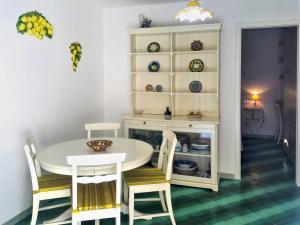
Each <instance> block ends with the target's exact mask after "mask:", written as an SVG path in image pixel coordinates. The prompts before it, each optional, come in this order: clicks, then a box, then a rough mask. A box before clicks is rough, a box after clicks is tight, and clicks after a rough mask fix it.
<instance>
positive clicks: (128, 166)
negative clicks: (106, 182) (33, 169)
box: [38, 137, 153, 176]
mask: <svg viewBox="0 0 300 225" xmlns="http://www.w3.org/2000/svg"><path fill="white" fill-rule="evenodd" d="M101 139H106V140H111V141H112V146H111V147H109V148H107V149H106V151H104V152H94V151H93V150H92V149H90V148H89V147H88V146H87V145H86V143H87V142H88V139H78V140H72V141H67V142H62V143H58V144H55V145H52V146H49V147H47V148H45V149H44V150H42V151H40V152H39V154H38V159H39V162H40V165H41V167H42V168H43V169H44V170H46V171H49V172H51V173H56V174H62V175H72V169H71V166H70V165H68V164H67V160H66V158H67V156H73V155H99V154H109V153H126V158H125V161H124V162H123V163H122V171H127V170H132V169H135V168H138V167H140V166H142V165H144V164H145V163H147V162H148V161H149V160H150V159H151V155H152V153H153V148H152V146H151V145H149V144H147V143H146V142H143V141H139V140H134V139H129V138H114V137H108V138H101ZM114 171H115V166H114V165H106V166H92V167H90V166H89V167H79V168H78V175H79V176H84V175H89V176H92V175H104V174H109V173H113V172H114Z"/></svg>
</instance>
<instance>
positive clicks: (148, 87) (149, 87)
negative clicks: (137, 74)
mask: <svg viewBox="0 0 300 225" xmlns="http://www.w3.org/2000/svg"><path fill="white" fill-rule="evenodd" d="M145 88H146V91H147V92H151V91H154V88H153V86H152V85H151V84H147V85H146V87H145Z"/></svg>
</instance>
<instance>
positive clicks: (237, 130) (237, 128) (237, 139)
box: [234, 20, 300, 187]
mask: <svg viewBox="0 0 300 225" xmlns="http://www.w3.org/2000/svg"><path fill="white" fill-rule="evenodd" d="M280 27H297V30H298V32H297V34H298V37H297V57H298V58H297V100H296V103H297V108H296V178H295V180H296V184H297V186H298V187H300V171H299V169H300V165H299V163H300V152H299V144H300V137H299V135H298V134H299V131H300V124H299V121H300V73H299V65H300V52H299V43H300V20H284V21H257V22H248V23H238V24H237V25H236V34H235V45H236V46H235V57H234V62H235V73H234V74H235V79H234V87H235V88H234V152H235V154H234V155H235V156H234V168H235V170H234V177H235V179H238V180H240V179H241V58H242V56H241V53H242V31H243V30H244V29H259V28H280Z"/></svg>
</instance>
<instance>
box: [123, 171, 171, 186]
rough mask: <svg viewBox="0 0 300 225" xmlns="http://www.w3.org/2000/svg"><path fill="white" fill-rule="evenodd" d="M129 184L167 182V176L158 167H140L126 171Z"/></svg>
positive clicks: (126, 179) (125, 174) (125, 176)
mask: <svg viewBox="0 0 300 225" xmlns="http://www.w3.org/2000/svg"><path fill="white" fill-rule="evenodd" d="M124 179H125V181H126V183H127V185H128V186H135V185H146V184H161V183H166V182H167V180H166V176H165V174H164V173H163V171H162V170H161V169H158V168H145V167H143V168H138V169H134V170H130V171H126V172H125V173H124Z"/></svg>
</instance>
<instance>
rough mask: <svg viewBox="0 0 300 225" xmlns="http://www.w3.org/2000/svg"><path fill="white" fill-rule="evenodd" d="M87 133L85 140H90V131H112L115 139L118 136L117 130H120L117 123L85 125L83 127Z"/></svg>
mask: <svg viewBox="0 0 300 225" xmlns="http://www.w3.org/2000/svg"><path fill="white" fill-rule="evenodd" d="M84 128H85V130H86V131H87V138H91V131H93V130H113V131H114V134H115V137H117V136H118V130H119V129H120V124H119V123H87V124H85V125H84Z"/></svg>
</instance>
